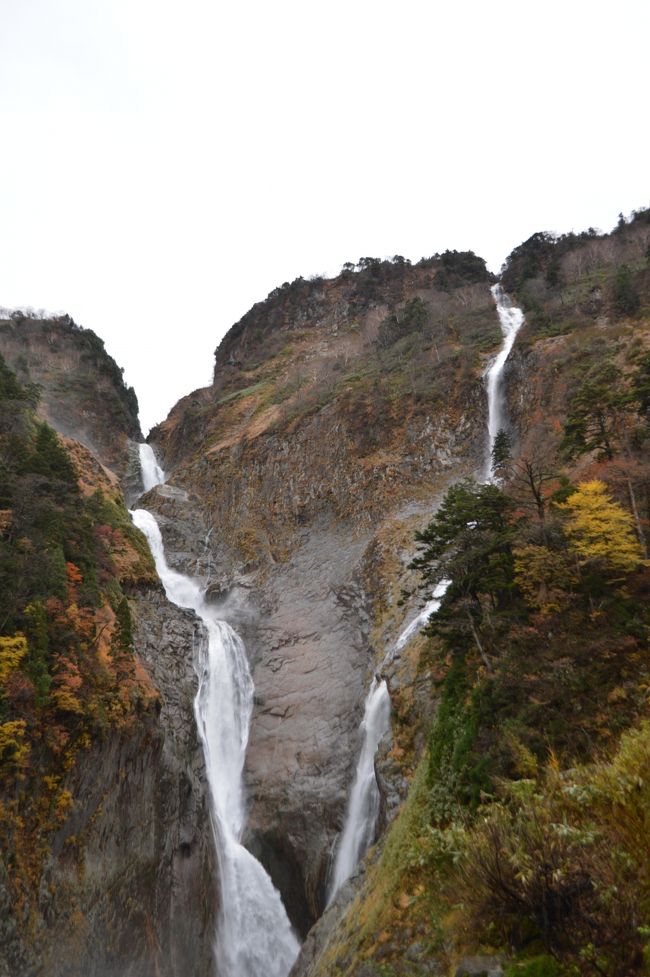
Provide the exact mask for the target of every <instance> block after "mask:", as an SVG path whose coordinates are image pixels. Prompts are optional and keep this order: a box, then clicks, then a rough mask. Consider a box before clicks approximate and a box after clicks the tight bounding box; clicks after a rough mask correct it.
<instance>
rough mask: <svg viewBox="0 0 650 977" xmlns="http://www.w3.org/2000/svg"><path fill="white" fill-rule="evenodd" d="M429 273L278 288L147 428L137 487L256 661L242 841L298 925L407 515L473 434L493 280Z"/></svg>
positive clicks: (310, 892)
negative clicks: (190, 388) (204, 383)
mask: <svg viewBox="0 0 650 977" xmlns="http://www.w3.org/2000/svg"><path fill="white" fill-rule="evenodd" d="M439 272H440V266H439V265H437V264H436V262H435V261H433V260H432V263H430V264H429V265H427V266H426V267H418V268H410V267H408V266H406V267H399V268H395V267H393V266H390V267H389V268H388V269H384V271H383V272H382V274H385V276H386V280H385V281H383V282H382V281H381V280H380V278H378V279H374V278H371V277H368V276H366V277H365V278H364V277H363V276H364V275H365V272H364V273H362V274H360V275H359V276H355V275H348V276H342V277H341V278H339V279H335V280H334V281H331V282H320V283H298V285H297V286H291V287H287V288H283V289H281V290H279V291H278V293H277V294H275V295H272V296H271V297H270V298H269V300H268V302H267V303H265V304H262V305H261V306H259V307H256V308H255V309H254V310H252V312H251V313H249V315H248V316H247V317H245V318H244V320H242V322H241V323H239V324H238V325H237V326H236V327H234V328H233V330H232V331H231V333H230V334H229V335H228V336H227V337H226V339H225V340H224V342H223V343H222V345H221V347H220V349H219V350H218V352H217V367H216V372H215V381H214V384H213V386H212V387H210V388H207V389H205V390H201V391H198V392H197V393H195V394H192V395H190V397H187V398H185V400H183V401H181V403H180V404H179V405H178V406H177V407H176V408H175V410H174V411H173V412H172V414H171V415H170V417H169V419H168V420H167V421H166V422H165V423H164V424H163V425H161V427H160V428H158V430H157V431H156V432H155V434H154V441H155V443H156V444H157V447H158V450H159V453H160V455H161V458H162V460H163V462H164V464H165V465H166V467H168V468H173V471H172V475H171V479H170V483H169V484H168V485H167V486H165V487H164V488H163V489H161V490H158V491H157V492H154V493H151V496H150V497H149V499H148V500H147V501H148V503H149V504H150V505H151V506H153V507H154V508H155V509H156V511H157V513H158V515H159V517H162V518H161V522H162V531H163V535H164V537H165V542H166V546H167V551H168V558H169V559H170V562H171V563H172V564H173V565H176V566H178V567H180V568H183V569H184V570H185V572H188V573H196V572H197V571H198V572H199V573H200V574H202V575H203V576H204V578H205V580H206V584H207V586H208V588H209V592H211V593H212V594H213V595H214V599H215V600H216V601H218V602H219V603H220V605H221V607H222V610H223V614H224V616H225V617H226V618H228V619H229V620H230V622H231V623H232V624H233V625H234V626H235V627H236V628H237V630H239V631H240V633H241V634H242V636H243V637H244V639H245V641H246V644H247V648H248V652H249V656H250V658H251V661H252V663H253V677H254V681H255V688H256V707H255V712H254V716H253V722H252V727H251V732H250V741H249V748H248V756H247V765H246V782H247V786H248V793H249V820H248V829H247V830H248V837H247V839H246V840H247V844H248V845H249V847H250V848H251V850H252V851H253V852H254V853H255V854H257V855H258V857H260V859H261V860H262V862H263V863H264V864H265V865H266V867H267V869H268V870H269V872H270V874H271V875H272V877H273V879H274V881H275V883H276V885H277V886H278V887H279V889H280V891H281V893H282V895H283V898H284V901H285V904H286V906H287V909H288V912H289V914H290V916H291V918H292V920H293V922H294V924H295V925H296V927H297V928H298V929H299V930H300V931H301V932H302V933H303V934H304V933H306V931H307V929H308V928H309V926H310V925H311V924H312V923H313V921H314V920H315V919H316V918H317V917H318V915H319V914H320V912H321V911H322V908H323V905H324V896H325V890H326V883H327V875H328V870H329V864H330V857H331V851H332V847H333V844H334V842H335V839H336V836H337V834H338V832H339V831H340V829H341V826H342V821H343V816H344V811H345V802H346V797H347V792H348V789H349V786H350V782H351V779H352V777H353V773H354V768H355V764H356V757H357V754H358V749H359V742H358V727H359V722H360V719H361V715H362V709H363V702H364V699H365V695H366V692H367V688H368V684H369V681H370V677H371V675H372V670H373V668H374V667H376V665H377V664H378V662H379V661H380V660H381V658H382V657H383V655H384V653H385V651H386V649H387V647H388V645H389V644H390V642H391V641H393V640H394V639H395V637H396V636H397V633H398V632H399V629H400V627H401V625H402V624H403V623H404V622H403V616H404V611H402V610H400V609H398V608H397V607H396V606H395V603H396V598H397V597H398V596H399V586H400V581H404V580H405V565H406V563H408V561H409V559H410V558H411V557H412V555H413V550H412V533H413V531H414V529H415V528H418V527H421V526H422V525H423V524H424V523H425V522H426V521H428V517H429V515H430V511H431V507H432V505H433V504H434V503H435V501H436V500H437V498H438V497H439V496H440V493H441V492H442V491H443V489H444V487H445V485H446V484H447V482H448V481H449V479H450V478H451V477H453V478H457V477H459V476H460V475H461V474H462V473H464V472H467V473H469V472H471V471H473V470H475V469H476V468H477V467H478V466H479V464H480V462H481V454H482V451H483V448H484V443H485V431H484V428H485V400H484V394H483V387H482V381H481V367H482V355H481V353H482V350H483V349H485V351H486V352H488V351H490V350H491V349H492V348H494V345H495V344H496V342H497V341H498V324H497V320H496V315H495V312H494V305H493V301H492V298H491V296H490V292H489V281H488V280H487V276H485V280H484V281H483V282H480V283H479V282H473V283H472V282H470V283H465V284H463V283H461V284H459V285H458V287H457V288H453V287H452V288H449V290H442V289H440V288H437V287H436V280H437V279H436V276H437V274H438V273H439ZM174 489H180V490H182V491H180V492H179V491H174ZM386 543H388V545H385V544H386Z"/></svg>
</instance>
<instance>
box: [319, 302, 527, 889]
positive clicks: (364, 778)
mask: <svg viewBox="0 0 650 977" xmlns="http://www.w3.org/2000/svg"><path fill="white" fill-rule="evenodd" d="M491 291H492V295H493V297H494V301H495V304H496V307H497V314H498V316H499V323H500V325H501V332H502V333H503V344H502V346H501V349H500V350H499V352H498V353H497V355H496V356H495V358H494V359H493V360H492V362H491V363H490V364H489V366H488V368H487V370H486V371H485V386H486V390H487V400H488V438H487V460H486V465H485V470H484V472H483V477H482V481H484V482H491V481H492V480H493V478H494V475H493V471H492V448H493V447H494V441H495V438H496V436H497V434H498V433H499V431H500V430H501V428H502V427H503V426H504V422H505V416H504V415H505V412H504V397H503V389H502V388H503V384H502V379H503V369H504V367H505V364H506V360H507V359H508V357H509V356H510V353H511V351H512V347H513V345H514V342H515V339H516V338H517V333H518V332H519V330H520V329H521V327H522V325H523V322H524V314H523V312H522V310H521V309H518V308H517V307H516V306H514V305H512V303H511V302H510V299H509V298H508V296H507V295H506V293H505V292H504V291H503V289H502V287H501V285H498V284H497V285H494V286H493V287H492V289H491ZM450 582H451V581H449V580H441V581H440V583H439V584H438V585H437V587H436V588H435V590H434V591H433V594H432V597H431V600H430V601H428V602H427V603H426V604H425V605H424V607H423V608H422V610H421V611H420V612H419V614H418V615H417V616H416V617H415V618H414V619H413V620H412V621H411V622H410V624H408V625H407V626H406V627H405V628H404V630H403V631H402V633H401V634H400V635H399V637H398V639H397V641H396V642H395V644H394V646H393V647H392V648H391V649H390V650H389V652H388V654H387V655H386V657H385V658H384V661H383V662H382V665H381V668H380V673H381V670H382V669H384V668H385V667H386V666H387V665H388V664H390V662H391V661H392V659H393V658H394V657H395V655H396V654H397V653H398V652H399V651H401V650H402V648H404V647H405V646H406V645H407V644H408V642H409V641H410V640H411V638H413V636H414V635H416V634H417V633H418V631H420V630H421V629H422V628H423V627H424V625H425V624H426V623H427V621H428V620H429V618H430V617H431V615H432V614H435V613H436V611H438V610H439V608H440V605H441V603H442V599H443V597H444V596H445V593H446V591H447V588H448V587H449V584H450ZM389 730H390V696H389V694H388V687H387V685H386V682H385V681H384V680H383V679H380V678H379V677H378V676H377V674H375V675H374V676H373V679H372V682H371V685H370V690H369V692H368V695H367V697H366V702H365V707H364V713H363V720H362V722H361V727H360V731H361V744H362V745H361V753H360V755H359V760H358V763H357V768H356V772H355V776H354V781H353V783H352V787H351V790H350V795H349V799H348V806H347V810H346V815H345V820H344V822H343V830H342V831H341V835H340V837H339V840H338V843H337V846H336V856H335V859H334V867H333V870H332V874H331V881H330V887H329V894H328V905H329V904H330V903H331V902H332V900H333V899H334V896H335V895H336V893H337V892H338V890H339V889H340V888H341V886H342V885H343V883H344V882H346V881H347V880H348V879H349V878H350V876H351V875H352V873H353V872H354V870H355V868H356V866H357V865H358V863H359V862H360V860H361V859H362V858H363V856H364V855H365V853H366V851H367V850H368V848H369V847H370V845H371V844H372V842H373V841H374V838H375V831H376V827H377V817H378V814H379V802H380V798H379V786H378V784H377V777H376V774H375V754H376V752H377V748H378V746H379V744H380V742H381V740H382V739H383V737H384V736H385V735H386V734H387V733H388V732H389Z"/></svg>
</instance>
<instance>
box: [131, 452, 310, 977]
mask: <svg viewBox="0 0 650 977" xmlns="http://www.w3.org/2000/svg"><path fill="white" fill-rule="evenodd" d="M150 450H151V449H150ZM152 454H153V452H152ZM153 461H154V463H155V457H154V459H153ZM155 467H156V470H157V474H156V473H155V472H154V474H153V475H150V474H149V473H145V469H144V465H143V480H144V482H145V487H146V486H147V479H148V478H150V477H156V478H159V476H160V475H161V474H162V470H161V469H160V467H159V466H158V465H157V463H155ZM150 471H153V468H152V469H150ZM163 478H164V475H163ZM154 484H158V482H156V483H154ZM131 515H132V517H133V521H134V523H135V525H136V526H137V527H138V529H141V530H142V532H143V533H144V534H145V536H146V537H147V539H148V541H149V547H150V549H151V553H152V555H153V558H154V560H155V563H156V570H157V571H158V576H159V577H160V579H161V581H162V583H163V586H164V588H165V593H166V594H167V597H168V599H169V600H170V601H171V602H172V603H173V604H176V605H178V606H179V607H187V608H191V609H192V610H193V611H194V612H195V613H196V614H197V616H198V617H199V618H200V619H201V621H202V622H203V626H204V628H205V639H204V641H203V643H202V646H201V649H200V654H199V661H198V665H197V673H198V678H199V688H198V692H197V695H196V698H195V700H194V712H195V716H196V723H197V727H198V731H199V736H200V738H201V743H202V746H203V752H204V756H205V768H206V775H207V780H208V786H209V789H210V814H211V820H212V827H213V831H214V837H215V844H216V850H217V856H218V864H219V876H220V892H221V906H220V913H219V920H218V927H217V933H216V937H215V945H214V949H215V958H216V963H217V970H218V973H219V975H220V977H286V975H287V974H288V972H289V970H290V969H291V966H292V964H293V962H294V960H295V958H296V956H297V955H298V950H299V944H298V941H297V939H296V937H295V936H294V934H293V931H292V929H291V924H290V923H289V919H288V917H287V914H286V911H285V909H284V906H283V904H282V899H281V898H280V893H279V892H278V891H277V889H276V888H275V887H274V885H273V883H272V882H271V879H270V877H269V875H268V874H267V872H266V871H265V869H264V868H263V867H262V865H261V864H260V863H259V862H258V861H257V859H255V858H254V857H253V855H251V853H250V852H249V851H247V850H246V849H245V848H244V846H243V845H242V844H241V837H242V832H243V829H244V822H245V810H244V796H243V785H242V774H243V769H244V758H245V754H246V745H247V742H248V729H249V724H250V718H251V713H252V710H253V681H252V678H251V673H250V669H249V667H248V660H247V658H246V650H245V648H244V644H243V642H242V640H241V638H240V637H239V635H238V634H237V633H236V632H235V631H233V629H232V628H231V627H230V626H229V625H228V624H226V622H225V621H221V620H219V618H218V616H217V613H216V611H215V610H214V608H212V607H210V606H209V604H207V603H206V601H205V597H204V593H203V591H202V589H201V587H200V586H199V585H198V584H197V583H196V581H194V580H193V579H191V578H190V577H186V576H184V575H183V574H181V573H177V572H176V571H175V570H172V569H171V568H170V567H169V566H168V565H167V560H166V558H165V552H164V548H163V542H162V537H161V535H160V529H159V527H158V524H157V522H156V520H155V519H154V517H153V516H152V515H151V513H150V512H147V511H145V510H144V509H136V510H135V511H133V512H132V513H131Z"/></svg>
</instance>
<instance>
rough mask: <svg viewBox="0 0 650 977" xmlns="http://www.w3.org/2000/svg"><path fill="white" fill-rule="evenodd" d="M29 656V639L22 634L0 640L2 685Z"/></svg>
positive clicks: (0, 679) (0, 675)
mask: <svg viewBox="0 0 650 977" xmlns="http://www.w3.org/2000/svg"><path fill="white" fill-rule="evenodd" d="M26 654H27V639H26V638H25V637H24V635H22V634H14V635H12V636H11V637H6V638H0V685H4V683H5V682H6V681H7V679H8V678H9V676H10V675H11V673H12V672H13V671H14V670H15V669H16V668H18V666H19V665H20V663H21V661H22V660H23V658H24V657H25V655H26Z"/></svg>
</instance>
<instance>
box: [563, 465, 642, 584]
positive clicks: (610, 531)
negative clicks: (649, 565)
mask: <svg viewBox="0 0 650 977" xmlns="http://www.w3.org/2000/svg"><path fill="white" fill-rule="evenodd" d="M558 508H559V509H562V510H563V511H564V512H566V513H567V516H568V520H567V523H566V526H565V532H566V535H567V537H568V539H569V544H570V547H571V549H572V550H573V551H574V552H575V554H576V555H577V557H578V561H579V562H580V563H582V564H585V563H591V562H599V563H603V564H605V565H606V566H608V567H610V568H611V569H613V570H617V571H620V572H622V573H631V572H632V571H633V570H636V569H637V567H638V566H639V565H640V564H641V563H642V562H643V553H642V550H641V546H640V544H639V542H638V540H637V539H636V536H635V535H634V522H633V520H632V516H631V515H630V514H629V513H628V512H626V511H625V509H624V508H623V507H622V506H620V505H619V504H618V502H615V501H614V500H613V499H612V497H611V496H610V494H609V492H608V491H607V486H606V485H605V484H604V482H600V481H598V480H597V479H595V480H594V481H591V482H581V483H580V485H579V486H578V490H577V491H576V492H574V493H573V495H571V496H570V497H569V498H568V500H567V501H566V502H564V503H563V504H562V505H560V506H558Z"/></svg>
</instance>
